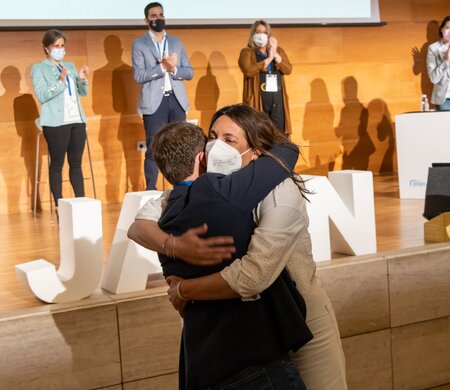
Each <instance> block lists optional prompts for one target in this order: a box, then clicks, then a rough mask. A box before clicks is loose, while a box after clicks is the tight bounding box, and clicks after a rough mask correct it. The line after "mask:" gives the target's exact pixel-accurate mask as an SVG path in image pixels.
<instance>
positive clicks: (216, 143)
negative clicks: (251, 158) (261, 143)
mask: <svg viewBox="0 0 450 390" xmlns="http://www.w3.org/2000/svg"><path fill="white" fill-rule="evenodd" d="M250 150H251V149H247V150H246V151H245V152H244V153H242V154H241V153H239V152H238V151H237V149H235V148H233V147H232V146H230V145H228V144H227V143H226V142H223V141H222V140H220V139H215V140H213V141H209V142H208V143H207V144H206V148H205V151H206V164H207V168H206V171H207V172H211V173H222V174H224V175H229V174H230V173H233V172H235V171H238V170H239V169H241V167H242V156H243V155H244V154H245V153H247V152H248V151H250Z"/></svg>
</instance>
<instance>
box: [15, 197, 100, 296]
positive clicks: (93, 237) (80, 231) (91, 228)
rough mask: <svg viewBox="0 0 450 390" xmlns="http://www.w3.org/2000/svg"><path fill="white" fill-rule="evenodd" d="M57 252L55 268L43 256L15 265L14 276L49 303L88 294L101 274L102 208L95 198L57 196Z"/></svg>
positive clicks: (95, 286)
mask: <svg viewBox="0 0 450 390" xmlns="http://www.w3.org/2000/svg"><path fill="white" fill-rule="evenodd" d="M59 218H60V220H59V223H60V254H61V261H60V267H59V269H58V271H56V269H55V266H54V265H53V264H51V263H49V262H48V261H46V260H44V259H39V260H34V261H30V262H28V263H23V264H19V265H17V266H16V274H17V277H18V278H19V279H20V280H21V281H22V282H23V283H24V284H25V285H26V286H27V287H29V288H30V289H31V291H32V292H33V293H34V294H35V295H36V296H37V297H38V298H39V299H41V300H43V301H44V302H48V303H62V302H72V301H77V300H80V299H83V298H86V297H87V296H89V295H90V294H91V293H92V292H93V291H94V290H95V289H96V288H97V287H98V285H99V283H100V279H101V275H102V265H103V251H102V211H101V203H100V201H99V200H96V199H88V198H73V199H60V200H59Z"/></svg>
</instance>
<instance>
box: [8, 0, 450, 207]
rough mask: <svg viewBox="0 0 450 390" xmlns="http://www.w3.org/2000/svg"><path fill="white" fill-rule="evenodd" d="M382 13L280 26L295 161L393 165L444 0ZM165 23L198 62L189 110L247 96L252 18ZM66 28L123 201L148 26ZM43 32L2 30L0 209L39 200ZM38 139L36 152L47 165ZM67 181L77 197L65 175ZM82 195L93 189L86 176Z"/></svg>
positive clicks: (135, 137) (44, 189) (102, 188)
mask: <svg viewBox="0 0 450 390" xmlns="http://www.w3.org/2000/svg"><path fill="white" fill-rule="evenodd" d="M380 13H381V20H382V21H383V22H386V23H387V24H386V25H384V26H374V27H320V28H319V27H316V28H301V27H295V28H294V27H292V28H279V27H277V28H274V36H276V37H277V38H278V40H279V44H280V46H282V47H283V48H284V49H285V50H286V52H287V54H288V56H289V58H290V60H291V62H292V63H293V73H292V74H291V75H290V76H288V77H286V84H287V90H288V95H289V104H290V107H291V115H292V122H293V136H292V138H293V140H294V141H295V142H296V143H298V144H299V145H301V146H303V148H302V150H303V154H304V161H302V162H300V163H299V165H298V167H297V170H298V171H300V172H305V171H307V172H309V173H321V174H325V173H326V172H327V171H328V170H332V169H341V168H357V169H370V170H372V171H373V172H374V173H375V174H377V173H385V172H392V171H395V153H394V152H395V131H394V125H393V121H394V116H395V115H396V114H399V113H402V112H405V111H412V110H417V109H419V106H420V96H421V94H422V93H428V94H429V93H430V89H431V85H430V83H429V81H428V78H427V75H426V67H425V65H426V64H425V56H426V49H427V47H428V45H429V44H430V43H431V42H434V41H436V40H437V39H438V35H437V32H438V24H439V22H440V21H441V20H442V18H443V17H444V16H445V15H447V14H448V13H449V7H448V0H395V1H392V0H380ZM169 26H170V20H169ZM168 30H169V31H170V32H172V33H174V34H176V35H178V36H179V37H180V38H181V39H182V40H183V41H184V43H185V46H186V49H187V52H188V55H189V57H190V60H191V62H192V65H193V67H194V71H195V76H194V79H193V80H192V81H188V82H186V87H187V89H188V94H189V99H190V102H191V109H190V111H189V114H188V117H189V118H190V119H198V120H199V123H200V124H201V125H202V126H204V127H207V126H208V124H209V120H210V118H211V115H212V114H213V113H214V111H215V110H216V109H217V108H220V107H221V106H224V105H227V104H233V103H237V102H240V101H241V95H242V74H241V72H240V70H239V68H238V65H237V59H238V56H239V52H240V50H241V48H242V47H244V46H245V43H246V41H247V36H248V28H229V29H223V28H216V29H215V28H209V29H206V30H205V29H195V28H194V29H193V28H190V29H177V30H171V29H170V28H169V29H168ZM65 32H66V33H67V36H68V42H67V60H69V61H73V62H74V63H75V64H76V66H77V67H80V66H81V65H83V64H87V65H88V66H89V67H90V69H91V75H90V77H89V82H90V92H89V96H88V97H86V98H84V99H83V106H84V108H85V111H86V114H87V115H88V127H89V130H88V132H89V140H90V144H91V149H92V154H93V163H94V171H95V178H96V182H97V195H98V197H99V198H100V199H101V200H102V201H103V202H104V203H106V204H108V203H114V202H119V201H121V199H122V198H123V195H124V193H125V192H127V191H135V190H141V189H143V186H144V179H143V169H142V165H143V153H142V152H139V151H137V148H136V143H137V142H138V141H140V140H142V139H144V138H145V137H144V130H143V126H142V123H141V119H140V117H139V116H138V115H137V114H136V104H137V97H138V89H139V88H138V86H137V85H136V83H135V82H134V80H133V75H132V68H131V42H132V40H133V39H135V38H137V37H139V36H140V35H142V34H143V33H144V32H145V28H144V26H143V28H142V29H135V30H120V29H117V30H89V29H86V30H77V31H74V30H69V29H66V30H65ZM43 33H44V31H1V32H0V38H1V39H0V131H1V142H0V214H13V213H18V212H23V211H27V210H30V209H31V207H32V199H33V187H34V186H33V183H34V180H35V165H36V164H35V163H36V138H37V134H38V131H37V129H36V126H35V124H34V120H35V119H36V118H37V117H38V116H39V105H38V103H37V101H36V99H35V98H34V96H33V91H32V85H31V78H30V69H31V65H32V64H33V63H36V62H40V61H41V60H43V59H44V53H43V50H42V46H41V39H42V35H43ZM41 144H43V146H42V147H41V148H40V150H39V151H38V153H37V160H38V161H39V162H40V165H41V166H42V165H43V166H44V167H45V164H46V162H47V159H46V158H47V156H46V148H45V142H42V143H41ZM85 157H86V154H85ZM85 170H86V171H87V165H85ZM38 176H39V178H40V179H41V180H42V181H46V176H47V170H46V169H45V168H43V169H40V171H39V173H38ZM64 191H65V196H71V189H70V187H69V185H66V186H65V189H64ZM39 195H40V199H39V200H40V201H39V206H40V207H42V208H43V209H48V207H49V196H48V186H47V185H42V186H41V190H40V191H39ZM86 195H87V196H92V191H91V187H90V186H89V185H87V194H86Z"/></svg>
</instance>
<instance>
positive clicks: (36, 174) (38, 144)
mask: <svg viewBox="0 0 450 390" xmlns="http://www.w3.org/2000/svg"><path fill="white" fill-rule="evenodd" d="M34 123H35V124H36V128H37V130H38V132H37V138H36V162H35V171H34V192H33V217H36V209H37V197H38V191H39V184H41V183H44V182H41V180H40V177H39V176H40V175H39V174H40V167H39V161H40V160H39V152H40V150H41V149H40V147H41V137H42V136H43V130H42V126H41V125H40V123H39V118H36V119H35V121H34ZM47 165H48V168H49V169H50V154H48V153H47ZM48 193H49V200H50V213H53V200H52V191H51V189H50V180H48Z"/></svg>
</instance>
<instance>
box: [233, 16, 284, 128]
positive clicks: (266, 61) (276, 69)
mask: <svg viewBox="0 0 450 390" xmlns="http://www.w3.org/2000/svg"><path fill="white" fill-rule="evenodd" d="M239 67H240V68H241V70H242V73H243V74H244V91H243V98H242V101H243V102H244V103H246V104H248V105H249V106H251V107H253V108H255V109H257V110H259V111H263V112H265V113H266V114H267V115H268V116H269V117H270V119H271V120H272V122H273V123H274V124H275V126H276V127H277V128H278V129H279V130H280V131H281V132H283V133H285V134H291V121H290V117H289V104H288V99H287V93H286V85H285V82H284V75H288V74H290V73H291V72H292V65H291V63H290V62H289V59H288V57H287V55H286V52H285V51H284V50H283V49H282V48H281V47H279V46H278V42H277V40H276V38H275V37H273V36H272V29H271V28H270V25H269V23H267V22H265V21H264V20H257V21H256V22H254V23H253V25H252V27H251V29H250V35H249V38H248V45H247V47H245V48H243V49H242V50H241V54H240V55H239Z"/></svg>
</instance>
